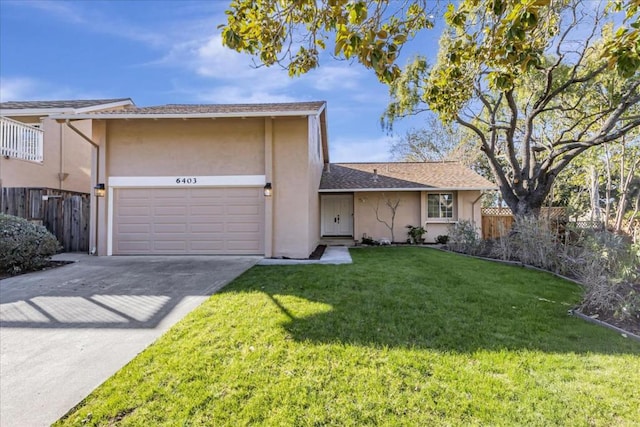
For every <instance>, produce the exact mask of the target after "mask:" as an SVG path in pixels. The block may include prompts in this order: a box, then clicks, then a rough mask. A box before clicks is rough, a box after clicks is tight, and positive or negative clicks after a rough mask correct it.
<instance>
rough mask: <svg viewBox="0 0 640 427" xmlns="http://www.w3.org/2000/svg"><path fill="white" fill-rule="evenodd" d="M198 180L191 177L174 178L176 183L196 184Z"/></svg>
mask: <svg viewBox="0 0 640 427" xmlns="http://www.w3.org/2000/svg"><path fill="white" fill-rule="evenodd" d="M197 183H198V180H197V179H196V178H195V177H193V178H176V184H197Z"/></svg>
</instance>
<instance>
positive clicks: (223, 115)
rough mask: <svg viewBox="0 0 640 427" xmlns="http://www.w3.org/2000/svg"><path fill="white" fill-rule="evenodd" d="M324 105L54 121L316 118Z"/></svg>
mask: <svg viewBox="0 0 640 427" xmlns="http://www.w3.org/2000/svg"><path fill="white" fill-rule="evenodd" d="M323 108H324V104H323V106H322V107H321V108H319V109H317V110H299V111H293V110H283V111H247V112H229V113H186V114H185V113H169V114H162V113H150V114H132V113H111V114H107V113H95V114H60V115H57V116H52V118H54V119H64V120H66V119H70V120H86V119H96V120H98V119H99V120H118V119H120V120H122V119H125V120H135V119H152V120H157V119H216V118H243V117H295V116H300V117H308V116H316V115H318V114H320V113H321V112H322V109H323Z"/></svg>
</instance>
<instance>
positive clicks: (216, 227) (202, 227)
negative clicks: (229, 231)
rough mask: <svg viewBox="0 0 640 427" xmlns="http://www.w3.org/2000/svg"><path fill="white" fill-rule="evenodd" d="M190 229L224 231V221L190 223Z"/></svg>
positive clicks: (194, 230) (218, 232)
mask: <svg viewBox="0 0 640 427" xmlns="http://www.w3.org/2000/svg"><path fill="white" fill-rule="evenodd" d="M189 231H191V232H192V233H217V234H221V233H224V231H225V227H224V223H219V224H190V227H189Z"/></svg>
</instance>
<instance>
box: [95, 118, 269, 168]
mask: <svg viewBox="0 0 640 427" xmlns="http://www.w3.org/2000/svg"><path fill="white" fill-rule="evenodd" d="M107 138H108V141H109V145H108V149H107V164H108V172H109V175H110V176H167V175H195V176H213V175H264V120H263V119H260V118H256V119H240V118H238V119H218V120H212V119H192V120H162V121H154V120H130V121H124V120H117V121H111V122H109V123H108V127H107Z"/></svg>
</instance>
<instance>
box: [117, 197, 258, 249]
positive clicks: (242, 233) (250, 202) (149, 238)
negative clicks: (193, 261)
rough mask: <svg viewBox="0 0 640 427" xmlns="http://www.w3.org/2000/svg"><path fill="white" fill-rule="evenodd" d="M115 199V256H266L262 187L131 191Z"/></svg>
mask: <svg viewBox="0 0 640 427" xmlns="http://www.w3.org/2000/svg"><path fill="white" fill-rule="evenodd" d="M133 194H135V196H132V195H133ZM115 196H116V197H115V199H116V200H115V206H114V218H113V221H114V228H113V230H114V236H113V239H114V245H113V248H114V253H115V254H130V255H137V254H154V253H155V254H212V255H215V254H238V255H241V254H262V253H264V242H263V240H264V199H263V195H262V188H171V189H157V188H148V189H131V188H126V189H116V192H115Z"/></svg>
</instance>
